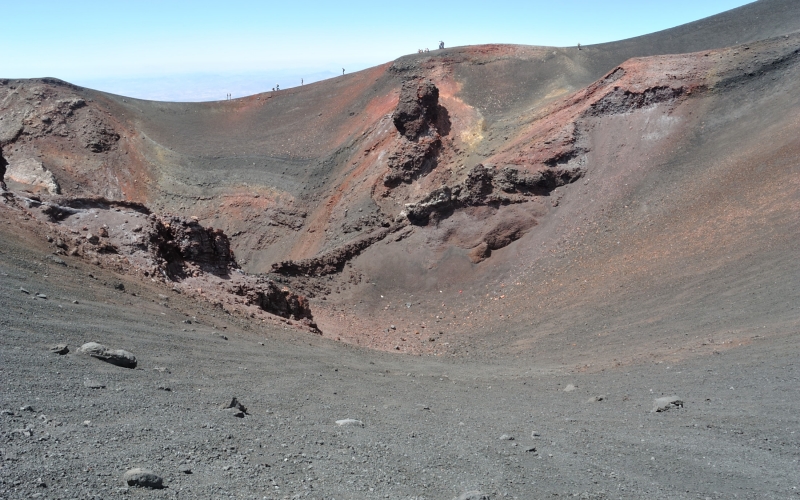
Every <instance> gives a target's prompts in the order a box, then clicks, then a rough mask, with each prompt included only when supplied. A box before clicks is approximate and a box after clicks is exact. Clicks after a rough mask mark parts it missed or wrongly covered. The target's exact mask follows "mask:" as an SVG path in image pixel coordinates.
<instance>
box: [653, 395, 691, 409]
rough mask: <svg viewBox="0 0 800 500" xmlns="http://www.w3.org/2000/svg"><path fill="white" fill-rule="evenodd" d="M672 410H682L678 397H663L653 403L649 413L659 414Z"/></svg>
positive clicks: (681, 403) (681, 401)
mask: <svg viewBox="0 0 800 500" xmlns="http://www.w3.org/2000/svg"><path fill="white" fill-rule="evenodd" d="M673 408H683V400H681V398H679V397H678V396H665V397H663V398H657V399H656V400H655V401H653V409H652V410H651V411H650V413H661V412H662V411H667V410H671V409H673Z"/></svg>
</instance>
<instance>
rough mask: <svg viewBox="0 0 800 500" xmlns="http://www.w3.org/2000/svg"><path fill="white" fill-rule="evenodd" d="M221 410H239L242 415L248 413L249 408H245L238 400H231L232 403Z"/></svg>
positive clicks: (223, 406)
mask: <svg viewBox="0 0 800 500" xmlns="http://www.w3.org/2000/svg"><path fill="white" fill-rule="evenodd" d="M221 408H222V409H223V410H227V409H230V408H234V409H236V410H239V411H240V412H242V413H247V408H245V406H244V405H243V404H242V403H240V402H239V400H238V399H236V398H233V399H231V402H230V403H228V404H224V405H222V407H221ZM242 416H244V415H242Z"/></svg>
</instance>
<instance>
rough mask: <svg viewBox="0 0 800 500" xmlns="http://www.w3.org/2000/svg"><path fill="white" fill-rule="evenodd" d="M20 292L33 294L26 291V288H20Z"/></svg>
mask: <svg viewBox="0 0 800 500" xmlns="http://www.w3.org/2000/svg"><path fill="white" fill-rule="evenodd" d="M19 291H20V292H22V293H25V294H28V295H30V294H31V292H29V291H27V290H25V289H24V288H20V289H19Z"/></svg>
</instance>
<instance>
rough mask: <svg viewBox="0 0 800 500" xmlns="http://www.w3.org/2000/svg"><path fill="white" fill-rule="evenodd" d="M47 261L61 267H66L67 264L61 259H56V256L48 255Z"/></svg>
mask: <svg viewBox="0 0 800 500" xmlns="http://www.w3.org/2000/svg"><path fill="white" fill-rule="evenodd" d="M47 259H48V260H50V261H52V262H53V263H54V264H58V265H59V266H66V265H67V263H66V262H64V260H63V259H62V258H60V257H56V256H55V255H48V256H47Z"/></svg>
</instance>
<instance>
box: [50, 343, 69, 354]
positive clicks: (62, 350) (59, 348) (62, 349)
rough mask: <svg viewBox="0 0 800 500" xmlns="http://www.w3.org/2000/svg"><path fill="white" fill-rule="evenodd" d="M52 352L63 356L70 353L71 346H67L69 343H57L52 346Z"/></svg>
mask: <svg viewBox="0 0 800 500" xmlns="http://www.w3.org/2000/svg"><path fill="white" fill-rule="evenodd" d="M50 352H52V353H53V354H58V355H61V356H63V355H65V354H67V353H69V346H67V344H56V345H54V346H50Z"/></svg>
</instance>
